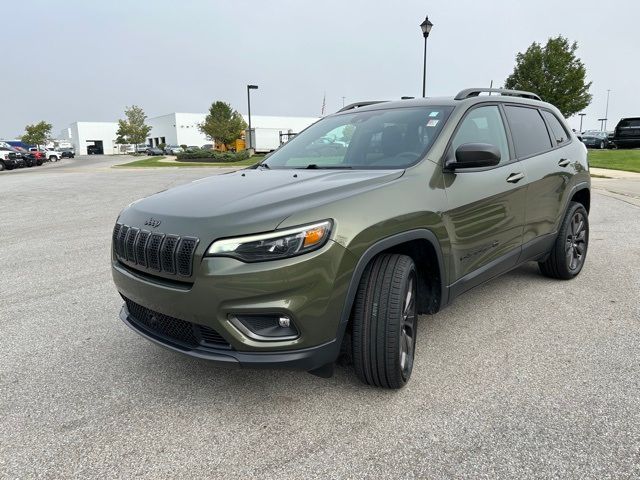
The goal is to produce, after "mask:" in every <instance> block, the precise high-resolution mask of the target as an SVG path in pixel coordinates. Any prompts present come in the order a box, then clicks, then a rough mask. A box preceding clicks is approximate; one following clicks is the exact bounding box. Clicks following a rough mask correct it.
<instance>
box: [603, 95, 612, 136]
mask: <svg viewBox="0 0 640 480" xmlns="http://www.w3.org/2000/svg"><path fill="white" fill-rule="evenodd" d="M610 92H611V90H607V108H606V110H605V111H604V129H605V131H606V130H607V120H608V119H609V93H610Z"/></svg>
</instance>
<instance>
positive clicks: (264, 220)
mask: <svg viewBox="0 0 640 480" xmlns="http://www.w3.org/2000/svg"><path fill="white" fill-rule="evenodd" d="M403 173H404V170H275V169H274V170H263V169H256V170H240V171H236V172H233V173H229V174H222V175H214V176H211V177H207V178H203V179H200V180H196V181H194V182H191V183H189V184H186V185H182V186H179V187H176V188H172V189H170V190H166V191H163V192H160V193H156V194H155V195H152V196H150V197H147V198H144V199H142V200H138V201H137V202H134V203H133V204H131V205H130V206H129V207H128V208H126V209H125V210H124V211H123V212H122V214H121V216H120V219H119V222H120V223H123V224H127V225H130V226H137V227H140V228H146V229H149V227H145V226H144V225H145V222H146V221H148V220H149V219H150V218H151V217H153V219H154V220H155V221H156V222H155V223H157V221H160V225H158V226H157V227H156V228H152V229H151V230H157V231H160V232H163V233H166V234H169V233H175V234H179V235H193V236H196V237H199V238H201V239H203V240H204V239H205V238H209V239H213V238H221V237H227V236H234V235H245V234H250V233H256V232H263V231H270V230H273V229H275V228H276V227H277V226H278V225H279V224H280V223H282V221H283V220H284V219H285V218H287V217H288V216H290V215H291V214H293V213H296V212H300V211H302V210H305V209H309V208H312V207H317V206H320V205H322V204H328V203H331V202H333V201H336V200H340V199H342V198H346V197H349V196H353V195H357V194H358V193H361V192H364V191H367V190H370V189H373V188H377V187H379V186H381V185H383V184H385V183H388V182H390V181H392V180H395V179H396V178H399V177H400V176H402V174H403ZM315 220H321V219H317V218H313V219H309V221H315ZM152 223H154V222H152Z"/></svg>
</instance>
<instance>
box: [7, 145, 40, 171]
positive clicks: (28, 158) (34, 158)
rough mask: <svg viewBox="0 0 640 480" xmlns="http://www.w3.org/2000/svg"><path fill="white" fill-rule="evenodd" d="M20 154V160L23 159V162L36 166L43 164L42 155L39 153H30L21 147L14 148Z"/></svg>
mask: <svg viewBox="0 0 640 480" xmlns="http://www.w3.org/2000/svg"><path fill="white" fill-rule="evenodd" d="M14 148H15V149H16V150H18V151H19V152H20V153H21V154H22V158H24V159H25V162H32V163H35V164H36V165H37V166H40V165H42V164H43V163H44V154H43V153H42V152H40V151H35V152H30V151H29V150H27V149H26V148H22V147H14Z"/></svg>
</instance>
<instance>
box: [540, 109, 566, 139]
mask: <svg viewBox="0 0 640 480" xmlns="http://www.w3.org/2000/svg"><path fill="white" fill-rule="evenodd" d="M542 116H543V117H544V119H545V120H546V121H547V125H549V129H550V130H551V135H552V136H553V138H554V139H555V141H556V144H557V145H564V144H566V143H569V134H568V133H567V130H566V129H565V128H564V126H563V125H562V123H561V122H560V120H558V117H556V116H555V115H554V114H553V113H551V112H549V111H547V110H542Z"/></svg>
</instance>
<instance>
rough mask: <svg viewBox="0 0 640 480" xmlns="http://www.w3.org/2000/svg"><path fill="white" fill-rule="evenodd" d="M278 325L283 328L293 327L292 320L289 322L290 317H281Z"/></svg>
mask: <svg viewBox="0 0 640 480" xmlns="http://www.w3.org/2000/svg"><path fill="white" fill-rule="evenodd" d="M278 325H280V326H281V327H282V328H289V326H290V325H291V320H289V317H280V318H279V319H278Z"/></svg>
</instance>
